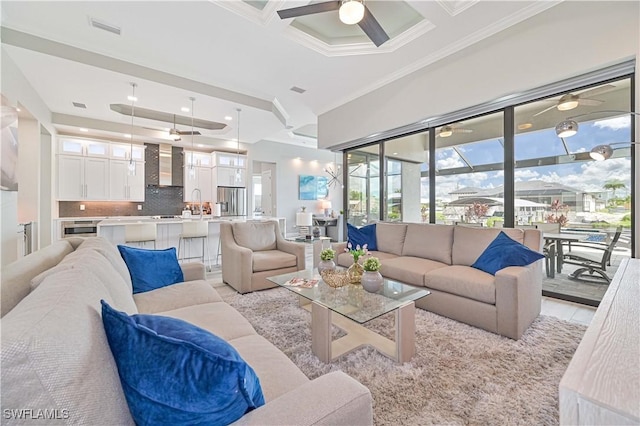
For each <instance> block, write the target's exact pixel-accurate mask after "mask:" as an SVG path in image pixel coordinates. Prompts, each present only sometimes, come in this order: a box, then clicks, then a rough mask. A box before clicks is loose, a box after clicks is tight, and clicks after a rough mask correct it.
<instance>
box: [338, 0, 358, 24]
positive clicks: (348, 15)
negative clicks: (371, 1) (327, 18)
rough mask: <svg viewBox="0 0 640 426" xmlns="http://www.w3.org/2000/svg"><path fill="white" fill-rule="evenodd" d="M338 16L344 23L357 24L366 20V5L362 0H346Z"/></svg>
mask: <svg viewBox="0 0 640 426" xmlns="http://www.w3.org/2000/svg"><path fill="white" fill-rule="evenodd" d="M338 14H339V16H340V20H341V21H342V22H343V23H345V24H347V25H353V24H357V23H358V22H360V21H362V18H364V4H362V2H361V1H360V0H344V1H343V2H342V5H341V6H340V10H339V11H338Z"/></svg>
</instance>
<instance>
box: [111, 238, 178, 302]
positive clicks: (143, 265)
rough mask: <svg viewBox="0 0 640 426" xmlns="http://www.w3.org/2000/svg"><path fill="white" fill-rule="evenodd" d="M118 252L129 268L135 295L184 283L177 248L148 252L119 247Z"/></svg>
mask: <svg viewBox="0 0 640 426" xmlns="http://www.w3.org/2000/svg"><path fill="white" fill-rule="evenodd" d="M118 250H119V251H120V255H121V256H122V258H123V259H124V263H126V264H127V268H129V274H130V275H131V282H132V283H133V293H134V294H135V293H143V292H145V291H150V290H155V289H157V288H160V287H165V286H168V285H171V284H175V283H181V282H183V281H184V275H183V274H182V268H180V264H179V263H178V256H177V255H176V248H175V247H171V248H168V249H165V250H146V249H140V248H135V247H129V246H123V245H119V246H118Z"/></svg>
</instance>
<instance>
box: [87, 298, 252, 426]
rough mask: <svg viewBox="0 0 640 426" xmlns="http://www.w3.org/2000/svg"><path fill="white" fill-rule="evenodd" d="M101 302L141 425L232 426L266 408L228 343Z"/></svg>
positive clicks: (246, 368)
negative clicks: (256, 409) (115, 308)
mask: <svg viewBox="0 0 640 426" xmlns="http://www.w3.org/2000/svg"><path fill="white" fill-rule="evenodd" d="M100 302H101V303H102V322H103V324H104V329H105V332H106V335H107V340H108V342H109V347H110V348H111V352H112V354H113V357H114V358H115V361H116V365H117V366H118V375H119V376H120V382H121V383H122V389H123V391H124V394H125V397H126V399H127V403H128V404H129V410H130V411H131V415H132V417H133V419H134V420H135V422H136V424H137V425H158V424H167V425H169V424H174V425H178V424H211V425H214V424H215V425H218V424H220V425H222V424H229V423H232V422H234V421H236V420H238V419H239V418H240V417H242V416H243V415H244V414H245V413H246V412H248V411H251V410H253V409H254V408H257V407H259V406H261V405H264V396H263V394H262V388H261V386H260V380H259V379H258V377H257V376H256V374H255V372H254V371H253V369H252V368H251V367H250V366H249V365H247V363H246V362H245V361H244V360H243V359H242V358H241V357H240V355H239V354H238V352H237V351H236V350H235V349H234V348H233V347H232V346H231V345H229V344H228V343H227V342H226V341H224V340H222V339H221V338H219V337H217V336H215V335H214V334H212V333H210V332H208V331H207V330H204V329H202V328H199V327H196V326H195V325H193V324H190V323H188V322H186V321H183V320H180V319H177V318H170V317H163V316H159V315H143V314H136V315H132V316H128V315H127V314H125V313H124V312H119V311H116V310H114V309H113V308H111V306H109V304H107V302H105V301H104V300H101V301H100ZM98 368H99V367H98Z"/></svg>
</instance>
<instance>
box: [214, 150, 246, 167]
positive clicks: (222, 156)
mask: <svg viewBox="0 0 640 426" xmlns="http://www.w3.org/2000/svg"><path fill="white" fill-rule="evenodd" d="M211 156H212V158H213V165H214V166H223V167H240V168H243V169H246V168H247V156H246V155H242V154H230V153H226V152H214V153H213V154H211Z"/></svg>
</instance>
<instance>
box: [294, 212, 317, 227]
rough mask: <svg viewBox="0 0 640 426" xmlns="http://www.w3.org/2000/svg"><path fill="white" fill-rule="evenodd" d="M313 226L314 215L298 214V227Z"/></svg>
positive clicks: (307, 213)
mask: <svg viewBox="0 0 640 426" xmlns="http://www.w3.org/2000/svg"><path fill="white" fill-rule="evenodd" d="M312 224H313V214H312V213H309V212H300V213H296V226H311V225H312Z"/></svg>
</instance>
